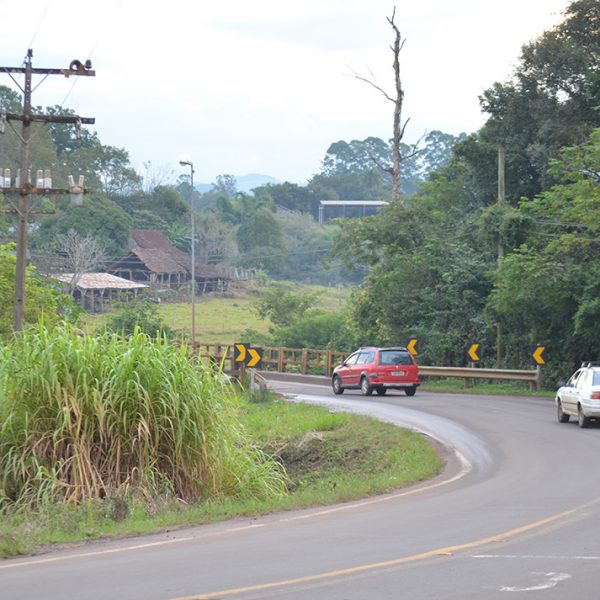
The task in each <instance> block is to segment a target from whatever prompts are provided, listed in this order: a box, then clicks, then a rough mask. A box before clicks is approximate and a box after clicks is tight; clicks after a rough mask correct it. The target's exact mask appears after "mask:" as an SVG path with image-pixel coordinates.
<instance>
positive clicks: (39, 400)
mask: <svg viewBox="0 0 600 600" xmlns="http://www.w3.org/2000/svg"><path fill="white" fill-rule="evenodd" d="M0 358H1V359H2V364H1V365H0V478H1V479H0V482H1V483H0V510H1V509H2V508H3V507H4V508H7V507H9V506H12V507H19V506H30V505H38V504H43V503H48V502H52V503H56V502H60V503H80V502H82V501H85V500H88V499H95V498H105V497H123V496H126V495H131V494H133V495H136V496H138V497H140V496H141V497H142V498H144V497H145V498H150V497H154V496H157V495H164V494H165V493H166V494H168V495H173V496H175V497H177V498H181V499H182V500H185V501H190V500H197V499H202V498H214V497H217V496H219V497H220V496H234V497H240V496H255V497H269V496H270V495H277V494H283V493H285V482H286V480H285V474H284V472H283V469H282V468H281V467H280V466H279V465H278V464H277V463H275V462H274V461H272V460H270V459H269V458H268V457H266V456H265V455H264V454H263V453H262V452H261V451H260V450H258V449H257V448H256V447H254V446H253V445H252V444H251V443H250V442H249V439H248V438H247V437H246V435H245V433H244V431H243V430H242V428H241V427H240V425H239V424H238V420H237V412H236V411H237V399H236V396H235V392H234V390H233V389H232V388H231V386H230V385H229V384H228V383H227V382H226V380H225V379H224V377H223V376H222V374H221V373H218V372H214V371H213V370H211V369H208V368H205V367H203V366H202V365H200V364H197V363H195V362H193V361H191V360H190V359H189V358H188V355H187V351H186V349H185V347H183V348H176V347H173V346H171V345H169V343H168V342H167V341H166V340H165V339H163V338H161V337H157V338H155V339H149V338H148V337H147V336H146V335H145V334H143V333H141V332H140V331H139V330H136V331H135V332H134V334H133V335H132V336H130V337H129V338H124V337H123V336H120V335H117V334H113V333H104V334H102V335H100V336H96V337H94V336H87V335H77V334H76V333H75V332H74V331H73V330H72V329H70V328H69V327H68V326H66V325H65V326H61V327H58V328H56V329H54V330H52V331H50V330H46V329H45V328H44V327H43V326H41V325H40V326H39V327H38V328H37V329H36V330H34V331H30V332H27V333H25V334H23V336H22V337H20V338H19V339H18V340H16V341H14V342H12V343H11V344H9V345H6V346H3V347H1V348H0Z"/></svg>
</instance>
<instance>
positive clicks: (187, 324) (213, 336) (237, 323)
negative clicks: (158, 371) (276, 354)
mask: <svg viewBox="0 0 600 600" xmlns="http://www.w3.org/2000/svg"><path fill="white" fill-rule="evenodd" d="M274 288H275V289H282V290H285V291H288V292H293V293H295V294H311V295H314V296H316V298H317V301H316V303H315V308H318V309H321V310H325V311H339V310H342V309H343V308H344V305H345V302H346V300H347V299H348V297H349V295H350V289H349V288H342V287H327V286H319V285H305V284H301V283H296V282H272V283H271V284H270V285H268V286H258V284H256V285H253V284H248V285H247V286H245V287H238V288H236V289H235V290H234V291H233V292H232V293H231V294H228V295H226V296H217V295H211V296H205V297H198V298H197V299H196V341H197V342H200V343H203V344H211V343H217V342H219V343H223V344H233V343H234V342H239V341H243V340H240V335H241V333H242V332H243V331H245V330H246V329H253V330H255V331H258V332H260V333H268V329H269V325H270V323H269V321H268V320H262V319H259V318H258V315H257V314H256V312H255V310H254V305H255V304H256V302H257V301H258V299H259V298H260V296H261V294H263V293H265V292H266V291H268V290H271V289H274ZM191 306H192V305H191V303H189V302H185V303H163V304H161V305H160V306H159V312H160V315H161V316H162V318H163V319H164V323H165V325H167V326H168V327H170V328H171V329H173V330H174V331H176V332H180V333H181V334H182V335H183V337H186V338H189V337H190V335H191V329H192V310H191ZM107 318H108V315H107V314H102V315H96V314H94V315H93V314H88V315H86V316H85V318H84V327H85V329H86V331H88V332H91V331H93V330H94V329H96V328H98V327H101V326H102V324H103V323H105V322H106V319H107Z"/></svg>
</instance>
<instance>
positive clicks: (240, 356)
mask: <svg viewBox="0 0 600 600" xmlns="http://www.w3.org/2000/svg"><path fill="white" fill-rule="evenodd" d="M262 355H263V349H262V348H253V347H252V346H250V344H244V343H241V342H238V343H236V344H234V345H233V360H234V361H235V362H236V363H244V364H245V365H246V366H248V367H256V368H257V369H260V367H261V364H260V363H261V361H262Z"/></svg>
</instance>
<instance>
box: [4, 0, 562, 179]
mask: <svg viewBox="0 0 600 600" xmlns="http://www.w3.org/2000/svg"><path fill="white" fill-rule="evenodd" d="M568 4H569V1H568V0H503V1H502V2H497V1H494V2H492V1H491V0H403V1H399V2H397V9H396V24H397V25H398V27H399V28H400V30H401V33H402V35H403V37H404V38H406V43H405V46H404V49H403V51H402V54H401V70H402V82H403V86H404V88H405V104H404V116H405V117H410V123H409V125H408V128H407V133H406V139H407V141H414V140H416V139H417V138H419V137H420V136H421V135H423V133H425V132H427V131H432V130H435V129H439V130H442V131H444V132H446V133H452V134H455V135H456V134H459V133H460V132H463V131H464V132H467V133H470V132H473V131H475V130H477V129H478V128H479V127H480V126H481V125H482V124H483V122H484V117H483V115H481V113H480V110H479V102H478V95H479V94H481V92H482V91H483V90H484V89H486V88H487V87H489V86H490V85H491V84H492V83H494V82H495V81H504V80H506V79H507V78H508V77H509V76H510V74H511V72H512V70H513V68H514V67H515V65H516V64H517V61H518V58H519V53H520V48H521V46H522V45H523V44H524V43H527V42H529V41H531V40H533V39H535V38H536V37H538V36H539V35H540V34H541V33H542V32H543V31H544V30H546V29H548V28H550V27H551V26H552V25H555V24H557V23H558V22H560V21H561V20H562V11H563V10H564V9H565V8H566V7H567V5H568ZM393 7H394V3H393V1H392V2H388V1H385V2H384V1H382V0H302V1H301V2H298V1H291V0H254V1H248V0H214V1H212V2H207V1H205V0H170V1H160V2H159V1H157V0H28V1H26V2H25V1H23V0H0V8H1V9H2V10H1V14H2V23H3V27H2V34H1V36H0V57H1V58H0V66H20V65H21V64H22V63H23V58H24V56H25V53H26V51H27V48H32V49H33V66H34V67H50V68H63V67H67V66H68V65H69V63H70V62H71V60H73V59H79V60H81V61H82V62H83V61H85V60H86V59H87V58H90V59H91V60H92V63H93V68H94V69H95V70H96V77H94V78H84V77H77V78H72V79H70V80H67V79H65V78H62V77H58V76H52V77H50V78H48V79H46V80H45V81H44V82H42V83H41V85H40V86H39V87H38V88H37V89H36V90H35V92H34V95H33V104H34V105H36V106H38V105H41V106H44V107H45V106H49V105H54V104H61V105H63V106H65V107H69V108H72V109H74V110H75V111H76V112H77V113H78V114H79V115H80V116H83V117H95V118H96V125H95V126H91V127H92V128H93V129H95V130H96V131H97V132H98V134H99V136H100V140H101V141H102V143H104V144H107V145H112V146H117V147H120V148H125V149H126V150H128V151H129V153H130V157H131V160H132V163H133V164H134V165H135V166H136V168H137V169H138V170H139V171H140V173H143V172H144V166H143V165H144V163H147V162H148V161H149V162H150V163H151V170H153V171H156V172H161V173H165V174H166V173H170V172H173V173H174V174H175V175H177V174H179V173H181V172H182V169H181V167H179V165H178V161H179V160H180V159H181V158H187V159H188V160H192V161H193V163H194V168H195V171H196V175H195V178H196V181H197V182H201V181H202V182H212V181H214V179H215V177H216V176H217V175H219V174H225V173H228V174H234V175H246V174H248V173H261V174H267V175H271V176H273V177H276V178H277V179H279V180H282V181H283V180H287V181H292V182H296V183H303V182H305V181H306V180H307V179H309V178H310V177H311V176H312V175H314V174H315V173H317V172H318V171H319V169H320V165H321V161H322V160H323V157H324V156H325V152H326V151H327V148H328V147H329V145H330V144H331V143H332V142H335V141H338V140H346V141H350V140H353V139H364V138H366V137H368V136H376V137H381V138H383V139H389V138H390V137H391V126H392V109H393V105H392V104H391V103H390V102H389V101H387V100H385V99H384V97H383V96H382V95H381V94H380V93H378V92H377V91H376V90H374V89H373V88H371V87H370V86H368V85H366V84H364V83H361V82H359V81H357V80H356V79H354V78H353V77H352V71H355V72H357V73H359V74H361V75H364V76H367V77H371V73H372V76H373V77H374V79H375V81H376V82H377V83H378V84H379V85H380V86H381V87H383V88H386V89H387V90H389V91H390V94H392V93H393V71H392V53H391V50H390V47H389V46H390V44H391V43H392V41H393V32H392V30H391V28H390V25H389V24H388V23H387V21H386V17H387V16H390V15H391V14H392V10H393ZM0 84H2V85H7V86H10V87H13V88H14V84H13V83H12V81H11V80H10V79H9V77H8V76H7V75H2V76H1V77H0ZM183 172H186V171H185V170H183Z"/></svg>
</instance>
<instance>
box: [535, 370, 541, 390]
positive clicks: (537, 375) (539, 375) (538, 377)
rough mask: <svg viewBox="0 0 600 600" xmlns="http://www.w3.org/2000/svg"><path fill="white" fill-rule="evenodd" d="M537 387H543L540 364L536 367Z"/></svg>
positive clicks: (539, 388)
mask: <svg viewBox="0 0 600 600" xmlns="http://www.w3.org/2000/svg"><path fill="white" fill-rule="evenodd" d="M535 387H536V388H537V389H538V390H541V389H542V367H541V366H540V365H536V367H535Z"/></svg>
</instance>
